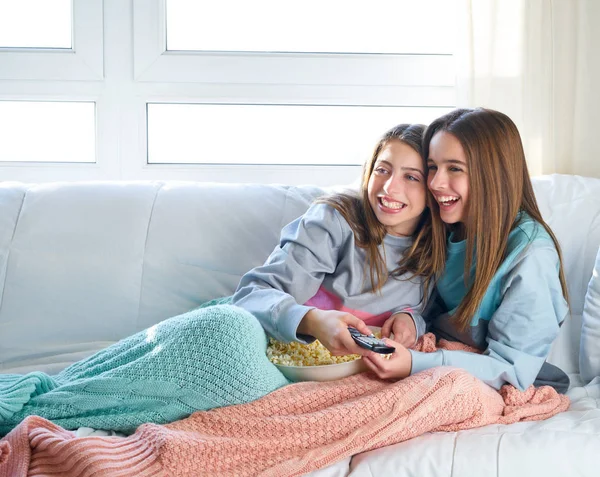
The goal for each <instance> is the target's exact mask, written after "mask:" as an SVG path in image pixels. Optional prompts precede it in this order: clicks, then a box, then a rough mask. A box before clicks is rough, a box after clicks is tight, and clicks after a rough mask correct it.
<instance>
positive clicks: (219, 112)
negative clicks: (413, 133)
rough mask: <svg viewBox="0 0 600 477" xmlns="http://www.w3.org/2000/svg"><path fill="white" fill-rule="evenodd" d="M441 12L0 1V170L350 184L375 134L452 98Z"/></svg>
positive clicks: (422, 0) (353, 4) (264, 2)
mask: <svg viewBox="0 0 600 477" xmlns="http://www.w3.org/2000/svg"><path fill="white" fill-rule="evenodd" d="M50 5H51V7H49V6H50ZM453 6H454V2H453V1H452V0H419V1H414V0H410V1H409V0H373V1H371V2H364V1H360V2H359V1H357V0H346V1H341V0H327V1H325V2H322V1H321V2H317V1H316V0H306V1H305V2H281V1H274V0H257V1H256V2H242V1H235V2H234V1H233V0H222V1H219V2H214V1H212V0H211V1H209V0H193V1H184V0H132V1H131V2H127V1H104V0H37V1H36V0H22V1H19V2H16V1H12V0H0V40H1V41H0V43H1V44H2V46H0V118H2V119H0V121H2V122H3V123H2V125H1V126H0V127H1V128H2V129H0V130H1V131H2V133H3V141H2V144H0V175H2V177H3V179H4V180H22V181H28V182H36V181H52V180H114V179H117V180H119V179H122V180H138V179H152V180H154V179H157V180H167V179H181V180H197V181H221V182H277V183H287V184H301V183H313V184H317V185H324V186H326V185H333V184H344V183H348V182H351V181H354V180H355V179H356V178H357V176H358V175H359V174H360V165H359V164H360V163H361V162H362V161H363V160H364V158H365V157H366V156H367V155H369V154H371V152H372V151H371V149H372V147H373V146H374V143H375V142H376V141H377V139H378V137H379V136H380V135H381V134H382V133H383V132H384V131H385V130H386V129H388V128H389V127H391V126H393V125H395V124H398V123H401V122H424V123H427V122H429V121H430V120H431V119H433V118H434V117H437V116H439V115H440V114H443V113H444V112H446V111H448V110H449V109H450V108H452V107H453V106H454V105H455V104H456V93H455V73H454V56H453V45H452V41H451V39H452V37H453V31H452V28H453V27H454V25H453V22H452V15H453V11H454V9H453V8H452V7H453ZM46 9H47V10H46ZM433 10H435V12H436V15H430V12H431V11H433ZM50 15H54V17H53V19H52V20H48V19H49V18H50ZM34 17H35V18H34ZM39 17H44V19H45V20H46V22H47V23H48V24H50V26H51V27H52V32H49V31H46V32H44V33H43V35H41V36H40V37H37V36H36V35H37V34H38V33H41V28H40V27H39V26H37V24H36V23H35V22H36V21H37V20H36V19H37V18H39ZM54 18H56V19H54ZM19 22H20V25H22V26H19V27H18V28H15V26H16V25H17V24H18V23H19ZM27 31H29V33H27ZM32 31H33V33H31V32H32ZM307 32H309V33H310V34H307ZM41 37H43V38H44V39H43V40H42V39H40V38H41ZM57 118H61V119H60V120H57ZM286 125H287V126H288V127H286ZM5 133H6V134H5ZM5 136H9V137H10V139H9V140H7V141H5V140H4V137H5ZM292 143H293V145H294V147H293V148H292V149H290V148H289V147H288V146H289V145H290V144H292Z"/></svg>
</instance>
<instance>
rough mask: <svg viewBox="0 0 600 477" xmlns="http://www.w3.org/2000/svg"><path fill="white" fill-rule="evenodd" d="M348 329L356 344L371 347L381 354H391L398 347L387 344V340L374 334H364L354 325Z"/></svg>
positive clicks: (366, 347)
mask: <svg viewBox="0 0 600 477" xmlns="http://www.w3.org/2000/svg"><path fill="white" fill-rule="evenodd" d="M348 331H349V332H350V336H352V338H353V339H354V341H355V342H356V344H357V345H358V346H360V347H361V348H365V349H370V350H371V351H375V352H376V353H381V354H390V353H393V352H394V351H396V348H394V347H392V346H388V345H386V344H385V341H383V340H380V339H379V338H375V335H373V334H371V335H363V334H362V333H361V332H360V331H358V330H357V329H356V328H352V327H348Z"/></svg>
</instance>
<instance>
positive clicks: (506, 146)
mask: <svg viewBox="0 0 600 477" xmlns="http://www.w3.org/2000/svg"><path fill="white" fill-rule="evenodd" d="M440 131H445V132H447V133H450V134H452V135H453V136H454V137H455V138H456V139H458V141H459V142H460V144H461V146H462V148H463V151H464V154H465V157H466V159H467V169H468V178H469V199H468V201H469V203H468V207H467V217H466V220H465V222H464V225H465V228H466V239H467V249H466V260H465V275H464V280H465V286H467V290H468V291H467V294H466V295H465V296H464V298H463V300H462V302H461V303H460V305H459V306H458V309H457V310H456V313H455V315H454V320H456V321H455V322H456V323H457V325H458V326H459V328H460V329H462V330H465V329H467V328H468V326H469V324H470V322H471V319H472V317H473V316H474V315H475V313H476V311H477V309H478V308H479V305H480V304H481V301H482V300H483V297H484V295H485V293H486V291H487V289H488V286H489V284H490V282H491V280H492V278H493V276H494V275H495V273H496V272H497V270H498V268H499V267H500V265H501V264H502V261H503V260H504V258H505V255H506V249H507V244H508V235H509V234H510V232H511V231H512V230H513V229H514V228H515V227H516V226H517V225H518V224H517V220H516V219H517V215H518V214H519V212H521V211H524V212H526V213H527V214H529V215H530V216H531V217H532V218H533V219H534V220H535V221H537V222H538V223H540V224H541V225H542V226H543V227H544V229H546V231H547V232H548V234H549V235H550V237H551V238H552V240H553V241H554V245H555V246H556V251H557V252H558V258H559V263H560V267H559V277H560V284H561V287H562V293H563V296H564V297H565V299H566V300H567V301H568V292H567V285H566V281H565V276H564V271H563V265H562V263H563V262H562V254H561V251H560V246H559V244H558V240H557V239H556V237H555V235H554V234H553V233H552V230H551V229H550V227H549V226H548V224H546V222H545V221H544V219H543V218H542V214H541V213H540V210H539V208H538V205H537V201H536V199H535V195H534V191H533V186H532V184H531V179H530V177H529V172H528V170H527V162H526V161H525V152H524V151H523V144H522V143H521V136H520V135H519V131H518V130H517V127H516V126H515V123H513V121H512V120H511V119H510V118H509V117H508V116H506V115H505V114H503V113H500V112H498V111H493V110H491V109H483V108H476V109H456V110H454V111H451V112H450V113H448V114H446V115H445V116H442V117H440V118H438V119H436V120H435V121H434V122H432V123H431V124H430V125H429V127H428V128H427V130H426V131H425V136H424V138H423V155H424V157H425V158H428V157H429V146H430V143H431V139H432V138H433V136H434V135H435V134H436V133H438V132H440ZM432 202H433V201H432ZM431 207H432V220H433V223H434V227H441V226H443V222H442V219H441V217H440V211H439V205H438V204H437V202H433V203H432V205H431ZM473 260H475V263H476V264H477V266H476V268H475V276H474V277H473V283H472V285H471V286H470V287H469V282H470V280H471V276H470V271H471V267H472V264H473Z"/></svg>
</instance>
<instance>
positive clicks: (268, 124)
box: [148, 104, 448, 166]
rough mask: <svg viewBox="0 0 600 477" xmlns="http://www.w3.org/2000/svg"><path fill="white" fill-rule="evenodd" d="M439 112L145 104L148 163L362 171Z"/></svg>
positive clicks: (386, 108)
mask: <svg viewBox="0 0 600 477" xmlns="http://www.w3.org/2000/svg"><path fill="white" fill-rule="evenodd" d="M446 112H448V109H446V108H406V107H403V108H399V107H372V106H371V107H352V106H320V105H319V106H314V105H310V106H308V105H304V106H299V105H239V104H149V105H148V162H149V163H163V164H164V163H207V164H219V163H220V164H289V165H300V164H304V165H354V166H361V165H362V163H363V162H364V161H365V159H366V158H367V157H369V156H370V155H371V153H372V151H373V147H374V146H375V143H376V142H377V141H378V139H379V137H380V136H381V135H382V134H383V133H384V132H385V131H386V130H388V129H390V128H391V127H393V126H395V125H396V124H399V123H402V122H421V123H429V122H431V121H432V120H433V119H435V118H436V117H438V116H441V115H442V114H444V113H446Z"/></svg>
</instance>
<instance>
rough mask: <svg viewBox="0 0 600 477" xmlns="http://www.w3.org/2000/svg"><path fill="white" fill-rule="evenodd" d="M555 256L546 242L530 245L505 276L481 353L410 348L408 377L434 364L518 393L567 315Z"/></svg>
mask: <svg viewBox="0 0 600 477" xmlns="http://www.w3.org/2000/svg"><path fill="white" fill-rule="evenodd" d="M558 266H559V260H558V254H557V252H556V249H555V248H554V246H553V245H551V244H548V243H547V242H533V243H532V244H530V246H529V247H528V248H527V249H525V251H524V252H523V253H522V254H521V256H520V257H519V258H517V259H516V260H515V264H514V266H513V267H512V269H511V270H510V271H509V272H508V274H507V278H506V280H505V281H504V285H503V289H502V302H501V304H500V306H499V308H498V309H497V310H496V312H495V313H494V314H493V316H492V317H491V320H490V323H489V326H488V334H487V343H488V347H487V349H486V350H485V351H484V352H483V354H481V355H478V354H474V353H469V352H463V351H446V350H440V351H436V352H435V353H420V352H416V351H412V350H410V353H411V357H412V370H411V374H415V373H417V372H419V371H422V370H424V369H428V368H432V367H434V366H455V367H459V368H463V369H465V370H467V371H468V372H470V373H471V374H473V375H474V376H476V377H477V378H479V379H481V380H482V381H484V382H485V383H487V384H489V385H490V386H492V387H494V388H496V389H499V388H500V387H501V386H502V385H503V384H506V383H510V384H512V385H514V386H515V387H517V388H518V389H521V390H524V389H526V388H527V387H529V386H530V385H531V384H533V382H534V381H535V379H536V377H537V375H538V373H539V371H540V369H541V368H542V365H543V364H544V362H545V360H546V358H547V356H548V354H549V352H550V347H551V345H552V343H553V342H554V340H555V339H556V337H557V335H558V331H559V327H560V324H561V323H562V322H563V320H564V319H565V317H566V316H567V314H568V308H567V304H566V301H565V299H564V298H563V295H562V289H561V284H560V280H559V276H558Z"/></svg>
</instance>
